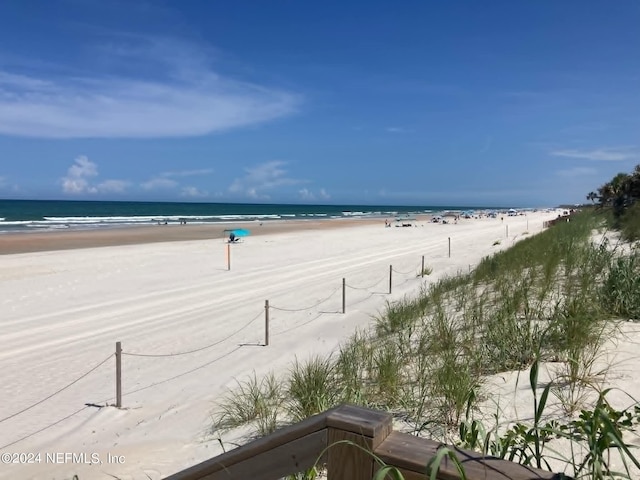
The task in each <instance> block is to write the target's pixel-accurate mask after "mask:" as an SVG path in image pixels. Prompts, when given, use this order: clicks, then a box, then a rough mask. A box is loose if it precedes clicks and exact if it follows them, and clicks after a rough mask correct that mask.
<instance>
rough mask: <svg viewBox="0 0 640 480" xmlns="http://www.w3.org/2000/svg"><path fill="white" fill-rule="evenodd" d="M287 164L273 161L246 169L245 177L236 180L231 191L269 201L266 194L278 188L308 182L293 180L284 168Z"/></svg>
mask: <svg viewBox="0 0 640 480" xmlns="http://www.w3.org/2000/svg"><path fill="white" fill-rule="evenodd" d="M285 165H286V162H283V161H281V160H271V161H269V162H265V163H263V164H260V165H256V166H254V167H247V168H245V169H244V171H245V175H244V176H243V177H241V178H236V179H235V180H234V181H233V183H232V184H231V185H230V186H229V191H230V192H231V193H235V194H244V195H246V196H248V197H249V198H254V199H268V198H269V195H268V194H267V193H266V191H268V190H272V189H274V188H276V187H283V186H290V185H299V184H301V183H306V182H307V181H306V180H302V179H296V178H291V177H290V176H288V172H287V171H286V170H285V169H284V168H283V167H284V166H285Z"/></svg>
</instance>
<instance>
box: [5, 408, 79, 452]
mask: <svg viewBox="0 0 640 480" xmlns="http://www.w3.org/2000/svg"><path fill="white" fill-rule="evenodd" d="M87 408H89V407H87V406H84V407H82V408H81V409H79V410H76V411H75V412H73V413H71V414H69V415H67V416H66V417H63V418H61V419H60V420H57V421H56V422H54V423H52V424H50V425H47V426H46V427H43V428H41V429H40V430H36V431H35V432H33V433H30V434H29V435H25V436H24V437H22V438H19V439H18V440H15V441H13V442H11V443H7V444H6V445H3V446H1V447H0V450H4V449H5V448H7V447H10V446H12V445H15V444H16V443H18V442H21V441H23V440H26V439H27V438H29V437H33V436H34V435H37V434H38V433H40V432H44V431H45V430H47V429H48V428H51V427H55V426H56V425H58V424H59V423H61V422H64V421H65V420H66V419H68V418H71V417H73V416H74V415H77V414H79V413H80V412H82V411H83V410H85V409H87Z"/></svg>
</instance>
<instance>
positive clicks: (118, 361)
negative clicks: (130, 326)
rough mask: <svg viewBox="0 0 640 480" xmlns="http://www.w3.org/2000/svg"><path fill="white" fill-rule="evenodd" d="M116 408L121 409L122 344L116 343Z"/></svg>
mask: <svg viewBox="0 0 640 480" xmlns="http://www.w3.org/2000/svg"><path fill="white" fill-rule="evenodd" d="M116 408H122V343H121V342H116Z"/></svg>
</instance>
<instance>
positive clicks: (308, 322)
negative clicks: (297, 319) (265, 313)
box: [271, 313, 323, 337]
mask: <svg viewBox="0 0 640 480" xmlns="http://www.w3.org/2000/svg"><path fill="white" fill-rule="evenodd" d="M322 315H323V314H322V313H320V314H318V315H317V316H315V317H314V318H312V319H311V320H307V321H306V322H303V323H299V324H297V325H294V326H293V327H290V328H287V329H286V330H282V331H281V332H276V333H273V334H271V336H272V337H277V336H278V335H282V334H283V333H287V332H290V331H292V330H296V329H298V328H300V327H304V326H305V325H308V324H310V323H311V322H314V321H315V320H317V319H318V318H320V317H321V316H322Z"/></svg>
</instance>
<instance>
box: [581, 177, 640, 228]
mask: <svg viewBox="0 0 640 480" xmlns="http://www.w3.org/2000/svg"><path fill="white" fill-rule="evenodd" d="M639 199H640V165H636V166H635V168H634V169H633V172H632V173H618V174H617V175H616V176H615V177H613V178H612V179H611V180H610V181H608V182H607V183H605V184H604V185H602V186H601V187H599V188H598V190H597V192H589V194H588V195H587V200H590V201H591V202H593V203H594V204H595V202H596V201H597V202H598V203H597V205H598V207H600V208H602V209H605V210H606V211H607V213H611V215H610V217H611V221H612V223H613V225H614V227H616V228H619V229H620V230H621V232H622V234H623V235H624V237H625V238H626V239H628V240H639V239H640V202H638V200H639Z"/></svg>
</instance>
